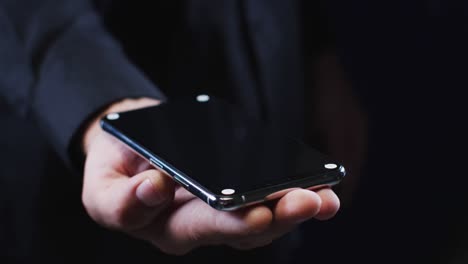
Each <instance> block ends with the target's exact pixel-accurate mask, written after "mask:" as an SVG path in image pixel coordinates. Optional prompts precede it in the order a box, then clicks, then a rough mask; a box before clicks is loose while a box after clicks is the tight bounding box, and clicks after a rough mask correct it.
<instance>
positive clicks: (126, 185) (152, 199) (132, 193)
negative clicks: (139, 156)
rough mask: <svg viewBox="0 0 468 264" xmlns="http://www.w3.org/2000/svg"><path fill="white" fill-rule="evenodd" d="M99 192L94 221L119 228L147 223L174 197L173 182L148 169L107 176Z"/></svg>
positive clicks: (135, 227)
mask: <svg viewBox="0 0 468 264" xmlns="http://www.w3.org/2000/svg"><path fill="white" fill-rule="evenodd" d="M105 180H107V181H109V182H108V183H107V184H105V185H101V186H107V188H106V189H104V191H102V192H100V194H98V195H99V196H100V197H98V198H100V199H97V201H96V202H97V203H98V207H97V209H98V214H97V215H98V216H99V219H95V220H97V222H99V223H101V224H104V225H106V226H108V227H111V228H116V229H119V230H122V231H133V230H136V229H140V228H142V227H144V226H146V225H148V224H149V223H150V222H151V221H152V220H153V219H154V218H155V217H156V216H157V215H158V214H159V213H160V212H161V211H162V210H164V209H165V208H166V207H167V206H168V205H169V204H170V203H171V202H172V200H173V199H174V182H173V181H172V179H170V178H169V177H167V176H166V175H164V174H163V173H161V172H160V171H157V170H154V169H151V170H146V171H143V172H141V173H139V174H137V175H134V176H133V177H130V178H129V177H127V176H123V177H110V178H105Z"/></svg>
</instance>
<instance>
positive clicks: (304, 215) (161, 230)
mask: <svg viewBox="0 0 468 264" xmlns="http://www.w3.org/2000/svg"><path fill="white" fill-rule="evenodd" d="M158 103H159V101H157V100H154V99H150V98H139V99H125V100H122V101H120V102H116V103H114V104H113V105H111V106H110V107H108V108H107V109H106V110H105V111H103V112H102V113H101V114H100V115H98V116H97V118H96V119H95V120H94V121H92V122H91V123H90V125H89V126H88V128H87V129H86V131H85V133H84V135H83V141H82V142H83V144H82V146H83V150H84V152H85V154H86V164H85V171H84V185H83V192H82V200H83V203H84V205H85V208H86V210H87V212H88V213H89V215H90V216H91V217H92V218H93V219H94V220H95V221H96V222H98V223H99V224H101V225H103V226H105V227H108V228H111V229H116V230H120V231H122V232H125V233H127V234H129V235H131V236H134V237H136V238H139V239H144V240H146V241H148V242H150V243H152V244H153V245H154V246H156V247H157V248H159V249H160V250H162V251H163V252H166V253H168V254H174V255H183V254H186V253H188V252H189V251H191V250H192V249H195V248H197V247H201V246H207V245H228V246H231V247H233V248H237V249H252V248H256V247H261V246H264V245H267V244H269V243H271V242H272V241H273V240H275V239H277V238H279V237H281V236H282V235H284V234H286V233H287V232H289V231H290V230H292V229H293V228H294V227H296V226H297V225H298V224H300V223H302V222H304V221H306V220H309V219H312V218H315V219H319V220H326V219H329V218H331V217H333V216H334V215H335V214H336V212H337V211H338V209H339V207H340V201H339V199H338V197H337V196H336V195H335V193H334V192H333V191H332V190H331V189H328V188H327V189H322V190H319V191H317V192H314V191H310V190H294V191H292V192H289V193H288V194H286V195H285V196H284V197H282V198H280V199H279V200H278V201H277V202H276V203H275V205H273V206H266V205H255V206H251V207H249V208H246V209H242V210H239V211H236V212H223V211H218V210H215V209H213V208H211V207H210V206H209V205H207V204H206V203H204V202H203V201H201V200H200V199H198V198H196V197H195V196H193V195H192V194H190V193H189V192H188V191H186V190H185V189H183V188H181V187H179V186H176V185H175V183H174V182H173V181H172V179H170V178H169V177H168V176H166V175H164V174H162V173H161V172H159V171H158V170H155V169H153V168H152V167H150V166H149V164H148V162H146V161H144V160H143V159H142V158H141V157H139V156H138V155H137V154H135V153H133V152H132V151H131V150H129V149H128V148H127V147H126V146H125V145H123V144H122V143H120V142H119V141H118V140H116V139H114V138H113V137H112V136H110V135H107V134H106V133H105V132H104V131H102V130H101V128H100V127H99V124H98V120H99V117H101V116H103V115H105V114H107V113H110V112H117V111H124V110H130V109H137V108H141V107H145V106H152V105H157V104H158Z"/></svg>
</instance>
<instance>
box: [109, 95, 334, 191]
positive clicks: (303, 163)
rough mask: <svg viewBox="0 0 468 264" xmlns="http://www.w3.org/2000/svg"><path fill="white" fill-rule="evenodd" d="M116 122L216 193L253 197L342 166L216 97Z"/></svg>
mask: <svg viewBox="0 0 468 264" xmlns="http://www.w3.org/2000/svg"><path fill="white" fill-rule="evenodd" d="M111 119H114V120H109V118H108V119H107V122H109V123H110V124H111V125H112V127H113V128H114V129H116V130H118V131H119V133H121V134H123V135H125V137H126V138H128V139H130V140H131V141H132V142H135V143H136V144H138V145H140V146H143V147H144V148H145V149H146V150H148V151H149V152H151V153H152V154H154V155H156V156H157V157H158V158H159V159H161V160H163V161H164V162H166V163H168V164H170V165H171V166H172V167H174V168H177V170H179V171H180V172H182V173H184V174H185V175H187V176H188V177H190V178H191V179H193V180H194V181H196V182H198V183H200V184H201V185H203V186H204V187H205V188H206V189H208V190H210V191H211V192H213V193H214V194H220V195H221V194H227V193H226V190H229V192H230V194H232V193H249V192H252V191H255V190H258V189H259V188H263V187H266V186H273V185H278V184H282V183H285V182H293V181H300V180H301V179H303V178H307V177H314V176H315V175H316V177H317V182H320V180H321V179H322V178H323V179H325V178H326V177H325V176H326V175H327V174H328V173H333V172H330V171H329V169H335V166H334V165H336V164H337V163H336V162H334V161H331V160H330V159H329V158H328V157H327V156H325V155H324V154H322V153H320V152H318V151H317V150H315V149H313V148H311V147H309V146H307V145H306V144H304V143H303V142H301V141H300V140H298V139H295V138H292V137H289V136H288V135H285V134H281V133H280V132H279V130H278V129H275V128H274V127H273V126H272V125H269V124H267V123H264V122H260V121H259V120H255V119H252V118H250V117H249V115H248V113H245V112H243V111H242V110H240V109H239V108H236V107H234V106H232V105H230V104H228V103H226V102H225V101H222V100H220V99H218V98H213V97H211V98H210V99H209V100H203V101H197V100H195V99H193V100H192V99H185V100H177V101H168V102H166V103H163V104H161V105H159V106H154V107H149V108H143V109H139V110H134V111H129V112H123V113H119V117H118V118H111ZM330 164H331V165H330ZM325 165H327V166H332V167H333V168H331V167H327V166H325ZM341 176H342V175H341Z"/></svg>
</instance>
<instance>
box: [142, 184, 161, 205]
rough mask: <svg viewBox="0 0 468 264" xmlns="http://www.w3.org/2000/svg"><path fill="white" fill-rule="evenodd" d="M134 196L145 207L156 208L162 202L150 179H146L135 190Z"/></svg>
mask: <svg viewBox="0 0 468 264" xmlns="http://www.w3.org/2000/svg"><path fill="white" fill-rule="evenodd" d="M136 196H137V197H138V199H139V200H140V201H141V202H143V203H144V204H145V205H146V206H150V207H153V206H156V205H159V204H161V203H162V202H164V199H163V197H162V195H161V194H160V193H159V192H158V191H157V190H156V188H155V186H154V185H153V183H151V180H150V179H146V180H145V181H143V182H142V183H140V185H139V186H138V188H137V189H136Z"/></svg>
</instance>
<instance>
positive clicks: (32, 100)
mask: <svg viewBox="0 0 468 264" xmlns="http://www.w3.org/2000/svg"><path fill="white" fill-rule="evenodd" d="M28 4H30V6H29V5H28ZM5 6H8V8H9V9H8V14H9V19H10V24H11V25H12V27H13V28H15V29H16V30H15V31H14V32H13V31H12V32H10V33H11V34H13V33H15V34H16V35H15V39H16V40H20V41H22V42H21V43H20V44H18V45H20V46H22V47H24V50H23V51H22V52H23V55H24V56H26V55H25V54H27V57H26V61H28V63H29V65H28V67H27V68H28V69H29V70H30V71H31V74H30V75H29V76H32V78H33V80H32V81H30V83H29V86H28V85H24V87H25V88H24V89H22V90H21V91H22V92H21V93H20V96H16V97H14V96H10V97H11V98H12V100H9V101H10V102H11V103H12V104H13V106H15V104H14V102H13V101H14V100H13V99H15V100H16V101H19V100H23V101H24V102H26V105H25V106H24V107H23V108H27V109H28V110H29V113H30V116H31V117H33V119H34V120H35V121H36V123H37V124H38V126H39V127H40V129H41V130H42V131H43V133H44V134H45V135H46V136H47V137H48V139H49V141H50V143H51V144H52V145H53V146H54V148H55V149H56V151H57V152H58V153H59V154H60V155H61V156H62V158H63V159H64V160H65V161H68V162H70V155H71V152H72V150H71V148H72V145H75V144H76V143H75V142H77V141H80V137H81V133H82V131H83V129H84V126H86V124H88V122H89V119H90V118H92V117H93V116H94V115H95V114H96V113H97V112H99V111H102V109H103V108H105V107H106V106H108V105H110V104H112V103H114V102H117V101H119V100H122V99H124V98H142V97H147V98H158V99H162V98H163V95H162V93H161V92H159V90H158V89H157V88H156V86H155V85H154V84H153V83H151V82H150V81H149V80H148V79H147V78H146V77H145V76H144V75H143V73H142V72H141V71H140V70H139V69H138V68H137V67H135V65H133V64H132V63H131V62H130V61H129V60H128V58H127V57H126V55H125V53H124V52H123V50H122V49H121V47H120V45H119V43H118V42H117V41H116V40H115V39H114V38H113V37H112V36H111V34H110V33H109V32H107V30H106V28H105V27H104V25H103V24H102V22H101V18H100V17H99V15H98V14H97V12H96V11H95V10H94V6H93V5H92V1H86V0H82V1H76V0H73V1H72V0H60V1H59V0H49V1H38V2H36V1H32V0H15V1H13V0H12V1H10V2H8V4H5ZM1 7H3V5H2V6H1ZM21 8H23V9H25V11H24V13H22V14H20V13H18V12H19V11H18V10H21ZM25 14H27V16H26V19H25V20H24V21H23V20H22V15H23V17H24V16H25ZM12 46H14V45H12ZM32 72H34V74H32ZM5 93H7V94H8V95H13V94H14V93H13V90H11V89H8V90H5ZM15 94H18V92H16V93H15ZM15 107H16V106H15ZM78 144H79V145H80V144H81V143H80V142H79V143H78ZM70 165H73V164H70Z"/></svg>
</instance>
